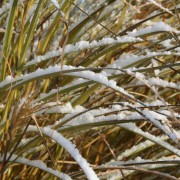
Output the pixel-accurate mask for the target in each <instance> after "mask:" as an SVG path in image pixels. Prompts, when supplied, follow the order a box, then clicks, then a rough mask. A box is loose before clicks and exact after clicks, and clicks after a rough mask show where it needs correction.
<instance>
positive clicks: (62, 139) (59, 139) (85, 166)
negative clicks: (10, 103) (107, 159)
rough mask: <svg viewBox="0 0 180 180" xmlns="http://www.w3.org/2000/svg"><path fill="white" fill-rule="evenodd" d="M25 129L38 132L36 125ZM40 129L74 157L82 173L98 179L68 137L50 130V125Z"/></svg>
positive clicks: (90, 178) (89, 177)
mask: <svg viewBox="0 0 180 180" xmlns="http://www.w3.org/2000/svg"><path fill="white" fill-rule="evenodd" d="M27 131H35V132H38V129H37V127H36V126H29V127H28V130H27ZM41 131H42V133H43V134H44V135H46V136H48V137H50V138H51V139H53V140H54V141H56V142H57V143H58V144H59V145H61V146H62V147H64V148H65V149H66V150H67V151H68V152H69V153H70V155H71V156H72V157H73V158H74V159H75V161H76V162H77V163H78V164H79V166H80V167H81V168H82V170H83V171H84V173H85V174H86V176H87V178H88V179H89V180H98V179H99V178H98V177H97V175H96V174H95V172H94V171H93V169H92V168H90V166H89V164H88V163H87V161H86V160H85V159H84V158H83V157H82V156H81V154H80V153H79V151H78V149H77V148H76V147H75V145H73V144H72V143H71V142H70V141H69V140H68V139H66V138H65V137H63V136H62V135H61V134H60V133H58V132H57V131H56V130H52V129H51V128H50V127H44V128H41Z"/></svg>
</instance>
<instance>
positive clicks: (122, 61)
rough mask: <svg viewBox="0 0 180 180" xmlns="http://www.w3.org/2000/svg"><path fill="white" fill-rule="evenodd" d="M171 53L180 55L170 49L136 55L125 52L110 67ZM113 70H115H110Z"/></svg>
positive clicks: (119, 66)
mask: <svg viewBox="0 0 180 180" xmlns="http://www.w3.org/2000/svg"><path fill="white" fill-rule="evenodd" d="M169 55H175V56H180V53H173V52H170V51H164V52H147V54H146V55H135V54H131V53H128V54H125V55H122V56H121V57H120V58H119V59H117V60H115V61H114V63H113V64H110V65H108V66H107V67H109V68H125V67H127V66H129V65H131V64H132V63H135V62H138V61H142V60H144V59H147V58H153V57H156V56H169ZM107 71H108V72H109V70H107ZM110 71H113V70H110Z"/></svg>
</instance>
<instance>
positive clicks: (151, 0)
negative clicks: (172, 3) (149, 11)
mask: <svg viewBox="0 0 180 180" xmlns="http://www.w3.org/2000/svg"><path fill="white" fill-rule="evenodd" d="M148 1H149V2H151V3H152V4H154V5H155V6H157V7H159V8H160V9H162V10H164V11H166V12H168V13H169V14H171V15H173V16H174V14H173V13H172V11H170V10H169V9H167V8H165V7H163V6H162V5H161V4H159V3H157V2H156V1H154V0H148Z"/></svg>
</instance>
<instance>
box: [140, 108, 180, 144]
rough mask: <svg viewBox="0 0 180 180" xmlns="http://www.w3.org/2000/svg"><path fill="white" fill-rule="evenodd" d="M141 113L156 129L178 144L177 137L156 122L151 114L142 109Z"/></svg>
mask: <svg viewBox="0 0 180 180" xmlns="http://www.w3.org/2000/svg"><path fill="white" fill-rule="evenodd" d="M142 113H143V114H144V115H145V116H146V117H147V118H148V119H149V120H150V122H152V123H153V124H154V125H155V126H156V127H158V128H159V129H161V130H162V131H163V132H164V133H165V134H166V135H167V136H169V137H170V138H171V139H172V140H173V141H174V142H176V143H177V144H178V143H179V141H178V139H177V136H176V134H175V133H172V132H171V131H170V129H169V128H168V129H167V127H166V126H164V125H163V124H161V123H160V122H159V121H157V120H156V118H157V117H156V116H154V114H153V113H151V112H150V111H149V110H148V109H144V110H143V111H142Z"/></svg>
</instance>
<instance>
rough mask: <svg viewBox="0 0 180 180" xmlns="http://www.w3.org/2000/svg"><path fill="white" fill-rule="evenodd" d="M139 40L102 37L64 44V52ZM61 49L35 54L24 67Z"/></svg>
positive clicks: (56, 53)
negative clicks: (90, 40) (39, 54)
mask: <svg viewBox="0 0 180 180" xmlns="http://www.w3.org/2000/svg"><path fill="white" fill-rule="evenodd" d="M141 41H142V39H140V38H135V37H129V36H121V37H116V38H103V39H102V40H99V41H96V40H94V41H92V42H89V41H79V42H77V43H76V44H75V45H73V44H69V45H66V46H65V48H64V54H68V53H71V52H75V51H80V50H85V49H90V48H97V47H100V46H106V45H114V44H118V43H130V42H131V43H133V42H141ZM62 51H63V50H62V48H60V49H59V50H57V51H50V52H48V53H46V54H45V55H42V56H37V57H35V58H34V59H32V60H31V61H29V62H27V63H26V64H25V66H24V68H27V67H29V66H32V65H35V64H37V63H40V62H42V61H46V60H48V59H50V58H54V57H58V56H61V55H62Z"/></svg>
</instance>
